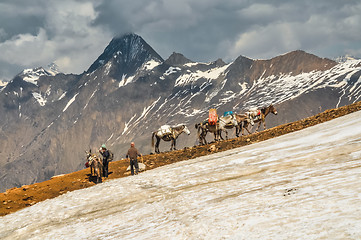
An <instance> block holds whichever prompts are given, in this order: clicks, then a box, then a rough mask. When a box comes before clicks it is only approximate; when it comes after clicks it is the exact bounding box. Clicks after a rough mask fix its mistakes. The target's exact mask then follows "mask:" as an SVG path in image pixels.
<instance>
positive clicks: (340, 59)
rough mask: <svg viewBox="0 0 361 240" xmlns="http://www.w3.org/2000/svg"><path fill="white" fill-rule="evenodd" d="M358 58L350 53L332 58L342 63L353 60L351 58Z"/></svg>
mask: <svg viewBox="0 0 361 240" xmlns="http://www.w3.org/2000/svg"><path fill="white" fill-rule="evenodd" d="M359 59H360V58H358V57H355V56H351V55H345V56H340V57H337V58H335V59H334V60H335V61H336V62H338V63H344V62H347V61H350V60H351V61H353V60H359Z"/></svg>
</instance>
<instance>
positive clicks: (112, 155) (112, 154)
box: [108, 149, 114, 162]
mask: <svg viewBox="0 0 361 240" xmlns="http://www.w3.org/2000/svg"><path fill="white" fill-rule="evenodd" d="M108 152H109V158H108V161H109V162H111V161H113V160H114V153H113V152H111V151H110V150H109V149H108Z"/></svg>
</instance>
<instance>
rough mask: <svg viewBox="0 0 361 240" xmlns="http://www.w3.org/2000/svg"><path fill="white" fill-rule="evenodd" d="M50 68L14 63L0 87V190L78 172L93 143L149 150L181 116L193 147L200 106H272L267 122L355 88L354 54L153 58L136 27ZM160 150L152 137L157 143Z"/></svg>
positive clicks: (343, 99) (353, 97)
mask: <svg viewBox="0 0 361 240" xmlns="http://www.w3.org/2000/svg"><path fill="white" fill-rule="evenodd" d="M54 73H55V72H54V71H50V70H49V69H42V68H41V69H37V70H33V71H24V72H23V75H22V76H17V77H15V78H14V79H13V80H12V81H11V82H10V83H9V84H8V85H7V86H6V87H5V88H4V89H3V90H2V91H1V92H0V101H1V103H2V105H0V122H1V123H3V125H2V126H1V129H0V130H1V131H0V176H1V178H0V183H1V185H0V190H4V189H5V188H9V187H12V186H18V185H20V186H21V185H23V184H27V183H31V182H35V181H43V180H46V179H48V178H50V177H51V176H53V175H56V174H61V173H67V172H72V171H75V170H79V169H81V168H83V166H84V163H83V160H84V150H88V149H89V148H97V147H99V145H100V144H102V143H105V144H107V146H109V147H110V148H111V149H112V150H114V152H115V154H116V156H118V157H119V158H122V157H123V155H124V152H125V151H126V150H127V148H128V145H129V142H131V141H136V142H137V146H138V148H139V150H140V151H141V152H143V153H149V152H151V151H153V149H152V148H151V145H150V138H151V134H152V132H153V131H155V130H157V129H158V128H159V127H160V126H161V125H163V124H169V125H177V124H179V123H186V124H187V125H188V128H189V129H190V130H191V135H190V136H189V137H187V136H184V135H181V136H180V137H179V139H178V142H177V147H178V148H183V147H186V146H193V145H194V144H198V142H197V138H196V132H195V130H194V124H195V123H198V122H200V121H203V120H204V119H205V118H206V117H207V113H208V110H209V108H217V111H218V113H219V114H220V115H221V114H222V113H223V112H224V111H229V110H233V111H235V112H243V111H246V110H248V109H249V108H253V107H262V106H265V105H269V104H274V105H275V107H276V108H277V110H279V111H278V112H279V114H278V115H277V117H275V116H270V117H268V118H267V126H268V127H272V126H276V125H279V124H283V123H287V122H292V121H296V120H299V119H302V118H305V117H308V116H311V115H315V114H317V113H319V112H320V111H323V110H325V109H329V108H335V107H336V106H344V105H348V104H350V103H353V102H355V101H358V100H360V96H361V92H360V91H361V80H360V76H361V60H348V61H346V62H343V63H337V62H335V61H332V60H329V59H323V58H319V57H317V56H315V55H312V54H309V53H306V52H303V51H294V52H290V53H287V54H284V55H281V56H277V57H275V58H272V59H269V60H252V59H248V58H246V57H243V56H240V57H239V58H237V59H236V60H235V61H233V62H231V63H225V62H223V61H222V60H221V59H218V60H216V61H213V62H210V63H200V62H194V61H192V60H190V59H187V58H186V57H185V56H183V55H182V54H180V53H173V54H172V55H171V56H170V57H169V58H168V59H166V60H163V59H162V57H160V56H159V55H158V54H157V53H156V52H155V51H154V49H153V48H151V46H149V45H148V44H147V43H146V42H145V41H144V40H143V39H142V38H141V37H140V36H138V35H136V34H127V35H124V36H121V37H116V38H114V39H113V40H112V41H111V42H110V43H109V45H108V46H107V47H106V48H105V50H104V52H103V53H102V54H101V55H100V56H99V58H98V59H96V60H95V61H94V63H93V64H92V65H91V66H90V67H89V69H88V71H87V72H85V73H84V74H81V75H73V74H69V75H64V74H57V75H55V76H54ZM24 80H25V81H24ZM24 132H26V134H24ZM24 135H25V136H24ZM231 136H232V135H231ZM208 140H210V138H208ZM168 148H169V145H168V143H165V142H162V143H161V146H160V149H161V151H165V150H168ZM39 152H42V154H41V155H40V156H39V154H38V153H39ZM24 162H26V164H24ZM5 169H6V170H5ZM19 173H21V174H20V175H21V177H20V178H19V177H18V176H19Z"/></svg>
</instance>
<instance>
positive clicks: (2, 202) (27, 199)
mask: <svg viewBox="0 0 361 240" xmlns="http://www.w3.org/2000/svg"><path fill="white" fill-rule="evenodd" d="M359 110H361V102H357V103H354V104H351V105H348V106H344V107H340V108H336V109H330V110H326V111H324V112H322V113H320V114H317V115H315V116H312V117H308V118H305V119H302V120H299V121H296V122H292V123H287V124H283V125H280V126H277V127H273V128H270V129H267V130H264V131H261V132H258V133H254V134H251V135H246V136H242V137H239V138H233V139H229V140H224V141H220V142H212V143H209V144H208V145H204V146H194V147H188V148H184V149H182V150H177V151H172V152H164V153H160V154H150V155H146V156H143V163H144V164H145V165H146V166H147V170H149V169H154V168H157V167H160V166H164V165H167V164H171V163H175V162H179V161H183V160H187V159H193V158H196V157H200V156H204V155H209V154H213V153H215V152H221V151H225V150H229V149H232V148H237V147H241V146H245V145H249V144H252V143H256V142H261V141H264V140H267V139H271V138H274V137H278V136H281V135H284V134H287V133H291V132H295V131H298V130H302V129H304V128H307V127H310V126H314V125H316V124H319V123H323V122H326V121H329V120H332V119H334V118H337V117H341V116H344V115H347V114H349V113H352V112H356V111H359ZM212 145H214V146H215V147H213V151H210V150H209V149H210V146H212ZM84 163H85V160H84ZM305 164H307V163H305ZM128 165H129V163H128V161H127V160H125V159H121V160H117V161H114V162H111V163H110V164H109V178H108V179H104V180H103V181H109V180H110V179H115V178H121V177H127V176H129V172H127V171H126V169H127V167H128ZM93 181H94V179H92V178H91V177H90V170H89V169H83V170H80V171H77V172H73V173H69V174H63V175H58V176H54V177H52V178H51V179H50V180H48V181H44V182H40V183H34V184H31V185H24V186H22V187H20V188H11V189H8V190H6V192H3V193H0V216H4V215H7V214H9V213H13V212H15V211H17V210H20V209H23V208H25V207H28V206H31V205H34V204H36V203H38V202H41V201H44V200H46V199H50V198H55V197H57V196H60V195H62V194H64V193H66V192H69V191H74V190H78V189H82V188H87V187H90V186H93V185H95V183H94V182H93Z"/></svg>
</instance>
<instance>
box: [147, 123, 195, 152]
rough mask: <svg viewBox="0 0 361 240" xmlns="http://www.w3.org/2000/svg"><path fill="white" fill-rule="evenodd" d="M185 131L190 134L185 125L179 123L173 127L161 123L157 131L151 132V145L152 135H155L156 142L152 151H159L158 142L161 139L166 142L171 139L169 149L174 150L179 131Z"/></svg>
mask: <svg viewBox="0 0 361 240" xmlns="http://www.w3.org/2000/svg"><path fill="white" fill-rule="evenodd" d="M183 132H184V133H186V134H187V135H189V134H191V132H190V131H189V129H188V128H187V126H186V125H184V124H180V125H177V126H174V127H171V126H169V125H163V126H162V127H160V128H159V129H158V130H157V131H155V132H153V134H152V147H154V137H156V139H157V142H156V144H155V149H154V151H155V152H156V153H160V151H159V143H160V140H161V139H163V140H164V141H166V142H169V141H171V142H172V143H171V146H170V151H172V150H176V140H177V138H178V137H179V135H181V133H183Z"/></svg>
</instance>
